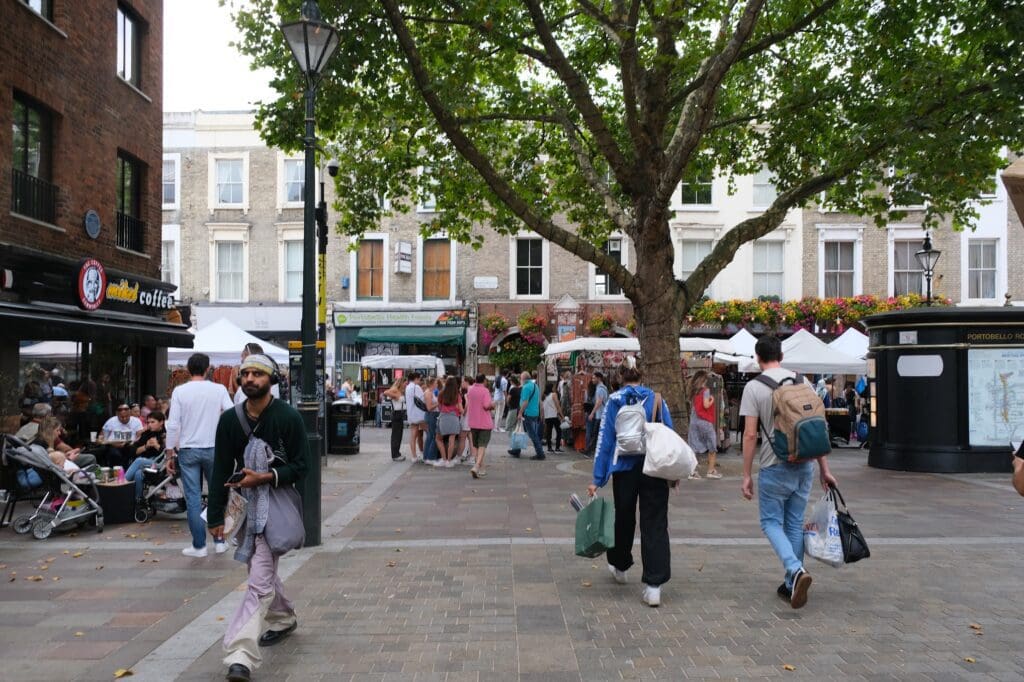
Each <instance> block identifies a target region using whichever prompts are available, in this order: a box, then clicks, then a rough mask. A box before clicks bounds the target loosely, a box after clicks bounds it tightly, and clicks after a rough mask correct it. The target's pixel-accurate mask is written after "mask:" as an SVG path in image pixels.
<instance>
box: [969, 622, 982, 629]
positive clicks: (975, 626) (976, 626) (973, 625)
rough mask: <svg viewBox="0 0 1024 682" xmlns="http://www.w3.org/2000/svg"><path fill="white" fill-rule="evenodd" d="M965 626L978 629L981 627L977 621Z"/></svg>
mask: <svg viewBox="0 0 1024 682" xmlns="http://www.w3.org/2000/svg"><path fill="white" fill-rule="evenodd" d="M967 627H969V628H970V629H972V630H980V629H981V625H979V624H978V623H971V624H970V625H968V626H967Z"/></svg>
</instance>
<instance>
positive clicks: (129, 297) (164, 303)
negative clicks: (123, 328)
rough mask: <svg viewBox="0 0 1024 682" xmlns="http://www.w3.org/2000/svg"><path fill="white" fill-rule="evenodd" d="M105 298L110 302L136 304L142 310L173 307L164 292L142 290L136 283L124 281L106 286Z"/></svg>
mask: <svg viewBox="0 0 1024 682" xmlns="http://www.w3.org/2000/svg"><path fill="white" fill-rule="evenodd" d="M107 298H108V299H110V300H111V301H121V302H122V303H138V304H139V305H140V306H142V307H144V308H159V309H161V310H170V309H171V308H172V307H173V305H174V299H172V298H171V295H170V294H168V293H167V292H166V291H160V290H159V289H150V290H146V289H142V288H141V285H140V284H139V283H138V282H129V281H128V280H126V279H122V280H121V281H120V282H111V283H110V284H108V285H107Z"/></svg>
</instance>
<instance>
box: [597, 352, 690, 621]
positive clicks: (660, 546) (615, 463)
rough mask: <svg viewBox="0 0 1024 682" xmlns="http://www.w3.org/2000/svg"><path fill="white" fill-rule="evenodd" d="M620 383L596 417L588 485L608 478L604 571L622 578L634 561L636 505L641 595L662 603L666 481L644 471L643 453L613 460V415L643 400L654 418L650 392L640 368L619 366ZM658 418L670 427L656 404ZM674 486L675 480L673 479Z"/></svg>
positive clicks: (666, 567) (667, 565) (667, 559)
mask: <svg viewBox="0 0 1024 682" xmlns="http://www.w3.org/2000/svg"><path fill="white" fill-rule="evenodd" d="M621 378H622V384H623V386H622V388H621V389H619V390H618V391H616V392H615V393H613V394H612V395H611V396H610V397H609V398H608V406H607V408H606V410H605V413H604V419H602V420H601V431H600V432H599V433H598V436H597V453H596V456H595V457H594V482H593V483H591V484H590V486H589V487H588V488H587V492H588V493H589V494H590V496H591V497H593V496H594V495H596V494H597V489H598V488H601V487H603V486H604V485H605V484H606V483H607V482H608V478H609V477H611V479H612V493H613V496H614V498H615V547H613V548H612V549H610V550H608V571H609V572H610V573H611V574H612V577H613V578H615V582H617V583H620V584H624V583H625V582H626V571H628V570H629V568H630V567H631V566H632V565H633V536H634V534H635V532H636V509H637V503H638V502H639V506H640V560H641V562H642V563H643V569H644V570H643V576H642V580H643V585H644V591H643V594H642V595H641V599H642V600H643V602H644V603H645V604H647V605H648V606H660V605H661V586H662V585H664V584H665V583H667V582H668V581H669V578H670V577H671V556H670V554H669V544H668V489H669V485H670V484H669V482H668V481H666V480H664V479H661V478H653V477H651V476H647V475H646V474H644V472H643V469H644V456H643V455H620V456H619V458H618V460H615V442H616V434H615V418H616V416H618V413H619V409H620V408H622V406H623V405H629V404H633V403H637V402H643V404H644V407H645V408H646V412H647V420H648V421H654V418H653V412H654V403H655V394H654V391H652V390H651V389H649V388H647V387H646V386H642V385H641V384H640V379H641V374H640V370H638V369H635V368H632V367H628V368H625V369H623V370H622V372H621ZM660 417H661V421H662V422H663V423H664V424H665V425H666V426H669V427H671V426H672V416H671V415H670V414H669V410H668V405H666V404H665V402H664V401H662V403H661V415H660ZM672 485H673V486H675V485H678V481H676V483H674V484H672Z"/></svg>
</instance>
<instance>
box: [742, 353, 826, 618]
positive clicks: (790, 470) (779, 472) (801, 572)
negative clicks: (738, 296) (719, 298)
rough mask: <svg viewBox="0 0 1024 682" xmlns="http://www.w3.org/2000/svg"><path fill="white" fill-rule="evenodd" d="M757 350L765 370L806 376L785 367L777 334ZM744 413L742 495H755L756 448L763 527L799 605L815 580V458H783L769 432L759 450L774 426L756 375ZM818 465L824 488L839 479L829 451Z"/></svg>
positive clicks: (777, 376) (784, 587)
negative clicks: (811, 529) (807, 552)
mask: <svg viewBox="0 0 1024 682" xmlns="http://www.w3.org/2000/svg"><path fill="white" fill-rule="evenodd" d="M754 353H755V355H756V356H757V364H758V365H759V366H760V368H761V373H762V375H763V376H766V377H768V378H769V379H772V380H774V381H776V382H778V381H781V380H783V379H794V378H795V379H796V381H804V382H807V380H806V379H801V378H800V377H799V376H797V375H795V374H794V373H793V372H791V371H789V370H788V369H783V368H782V366H781V364H780V363H781V362H782V343H781V342H780V341H779V339H778V337H775V336H762V337H761V338H760V339H758V341H757V344H756V345H755V346H754ZM807 383H808V384H809V383H810V382H807ZM740 416H742V417H743V418H744V429H743V486H742V492H743V497H745V498H746V499H748V500H750V499H752V498H753V497H754V482H753V479H752V478H751V469H752V467H753V463H754V455H755V454H756V455H757V459H758V463H759V466H760V469H759V471H758V475H757V502H758V510H759V513H760V517H761V530H762V532H764V534H765V537H767V538H768V542H769V544H771V546H772V549H773V550H775V554H776V555H777V556H778V557H779V560H780V561H781V562H782V567H783V568H784V569H785V577H784V579H783V582H782V584H781V585H779V587H778V589H777V590H776V593H777V594H778V595H779V596H780V597H782V598H783V599H786V600H787V601H789V603H790V605H791V606H792V607H793V608H794V609H799V608H801V607H803V606H804V604H806V603H807V591H808V589H810V586H811V575H810V573H808V572H807V570H806V569H805V568H804V563H803V560H804V511H805V510H806V509H807V497H808V495H810V492H811V485H812V484H813V478H814V464H813V463H812V462H811V461H809V460H808V461H805V462H798V463H790V462H788V461H786V460H783V459H781V458H780V457H778V456H777V455H776V454H775V452H774V450H772V444H771V441H770V440H769V439H768V438H767V437H765V438H764V439H763V441H762V443H761V448H760V450H759V451H758V450H757V437H758V432H759V427H760V429H763V430H764V433H766V434H769V433H774V431H775V416H774V408H773V406H772V389H771V388H769V387H768V386H767V385H765V384H763V383H761V382H759V381H751V382H749V383H748V384H747V385H746V386H745V387H744V389H743V398H742V400H741V401H740ZM818 469H819V478H820V480H821V485H822V487H823V488H825V489H828V488H829V487H831V486H834V485H836V479H835V477H834V476H833V475H832V473H831V472H830V471H829V467H828V458H827V457H821V458H819V459H818Z"/></svg>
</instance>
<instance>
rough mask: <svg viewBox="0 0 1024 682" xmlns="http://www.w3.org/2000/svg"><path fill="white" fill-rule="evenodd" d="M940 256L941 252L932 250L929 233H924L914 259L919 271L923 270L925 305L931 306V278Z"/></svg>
mask: <svg viewBox="0 0 1024 682" xmlns="http://www.w3.org/2000/svg"><path fill="white" fill-rule="evenodd" d="M941 255H942V252H941V251H939V250H938V249H933V248H932V236H931V233H929V232H926V233H925V235H924V244H922V248H921V250H920V251H917V252H915V253H914V257H915V258H917V262H918V263H919V264H920V266H921V269H922V270H924V280H925V283H926V285H927V290H926V291H927V293H926V294H925V298H924V304H925V305H931V304H932V277H934V276H935V264H936V263H938V262H939V256H941Z"/></svg>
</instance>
